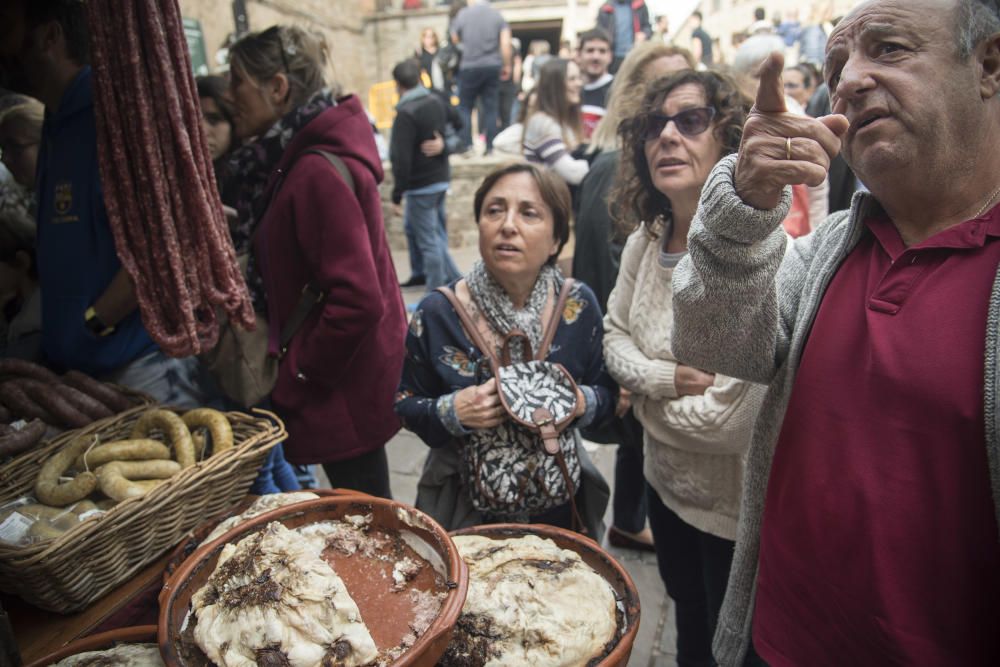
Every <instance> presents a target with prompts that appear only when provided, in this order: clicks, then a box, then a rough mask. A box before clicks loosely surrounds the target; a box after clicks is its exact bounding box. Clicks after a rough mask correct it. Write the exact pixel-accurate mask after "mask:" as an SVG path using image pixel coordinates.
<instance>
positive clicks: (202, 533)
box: [163, 489, 365, 586]
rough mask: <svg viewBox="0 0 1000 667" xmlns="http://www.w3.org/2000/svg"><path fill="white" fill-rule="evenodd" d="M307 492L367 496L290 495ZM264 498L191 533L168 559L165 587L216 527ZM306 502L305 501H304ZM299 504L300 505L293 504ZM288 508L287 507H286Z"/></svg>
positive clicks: (244, 503)
mask: <svg viewBox="0 0 1000 667" xmlns="http://www.w3.org/2000/svg"><path fill="white" fill-rule="evenodd" d="M303 491H307V492H309V493H315V494H316V495H317V496H319V497H320V498H329V497H333V496H357V495H365V494H363V493H361V492H360V491H351V490H349V489H300V490H299V491H289V492H288V493H301V492H303ZM263 497H264V496H254V497H249V496H248V497H247V498H245V499H244V500H243V501H242V502H240V503H239V504H237V505H236V506H235V507H234V508H233V509H231V510H229V511H226V512H224V513H222V514H219V515H217V516H216V517H215V518H212V519H209V520H208V521H206V522H205V523H203V524H201V525H200V526H198V527H197V528H195V529H194V530H192V531H191V532H189V533H188V534H187V535H186V536H185V537H184V539H183V540H181V542H180V544H178V545H177V546H176V547H174V549H173V551H171V552H170V558H168V559H167V564H166V565H165V566H164V567H163V585H164V586H166V584H167V582H169V581H170V579H171V578H172V577H173V576H174V572H176V571H177V570H178V569H179V568H180V566H181V565H183V564H184V561H185V560H187V559H188V558H189V557H190V556H191V555H193V554H194V552H195V551H196V550H197V549H198V547H199V546H201V542H202V541H203V540H204V539H205V538H206V537H208V534H209V533H211V532H212V531H213V530H215V527H216V526H218V525H219V524H220V523H222V522H223V521H225V520H226V519H228V518H230V517H234V516H236V515H237V514H239V513H241V512H244V511H246V509H247V508H248V507H250V505H252V504H253V503H254V501H256V500H257V499H258V498H263ZM303 502H305V501H303ZM293 504H296V505H297V504H298V503H293ZM286 507H287V506H286Z"/></svg>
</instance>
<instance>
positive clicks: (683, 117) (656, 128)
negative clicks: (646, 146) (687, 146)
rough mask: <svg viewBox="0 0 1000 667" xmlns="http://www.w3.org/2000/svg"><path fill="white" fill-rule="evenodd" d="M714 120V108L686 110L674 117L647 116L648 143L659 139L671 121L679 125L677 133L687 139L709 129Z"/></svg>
mask: <svg viewBox="0 0 1000 667" xmlns="http://www.w3.org/2000/svg"><path fill="white" fill-rule="evenodd" d="M713 118H715V109H714V108H713V107H697V108H695V109H685V110H684V111H682V112H680V113H678V114H674V115H673V116H668V115H666V114H662V113H651V114H649V115H647V116H646V141H649V140H650V139H656V138H657V137H659V136H660V134H661V133H662V132H663V128H665V127H666V126H667V123H669V122H670V121H674V124H676V125H677V131H678V132H680V133H681V134H683V135H684V136H685V137H694V136H697V135H699V134H701V133H702V132H704V131H705V130H707V129H708V127H709V126H710V125H711V124H712V119H713Z"/></svg>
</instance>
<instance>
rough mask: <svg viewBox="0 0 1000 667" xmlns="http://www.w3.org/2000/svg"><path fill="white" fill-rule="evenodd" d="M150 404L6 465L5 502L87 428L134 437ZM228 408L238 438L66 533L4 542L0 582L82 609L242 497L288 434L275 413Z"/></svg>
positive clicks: (41, 603)
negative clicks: (255, 413) (24, 542)
mask: <svg viewBox="0 0 1000 667" xmlns="http://www.w3.org/2000/svg"><path fill="white" fill-rule="evenodd" d="M147 409H148V407H136V408H133V409H132V410H129V411H128V412H123V413H121V414H119V415H116V416H114V417H109V418H108V419H103V420H100V421H97V422H94V423H93V424H91V425H90V426H87V427H86V428H82V429H78V430H76V431H69V432H67V433H64V434H63V435H60V436H59V437H57V438H55V439H54V440H52V441H51V442H50V443H48V444H46V445H45V446H43V447H41V448H40V449H39V450H38V451H36V452H32V453H31V454H30V455H29V456H24V457H21V458H19V459H17V460H15V461H14V462H12V463H11V464H8V465H7V466H4V468H3V469H2V470H0V504H3V503H5V502H8V501H11V500H15V499H17V498H20V497H21V496H24V495H28V494H31V493H32V492H33V489H34V484H35V479H36V478H37V476H38V472H39V470H40V469H41V467H42V465H43V464H44V462H45V461H46V460H47V459H48V458H49V457H50V456H52V455H53V454H54V453H55V452H57V451H59V450H60V449H61V448H62V447H64V446H65V445H67V444H68V443H69V441H70V440H72V439H73V438H76V437H78V436H80V435H84V434H92V433H93V434H97V435H99V436H100V437H101V439H102V440H105V441H107V440H115V439H122V438H124V437H127V436H128V434H129V432H130V431H131V428H132V424H133V423H134V422H135V421H136V419H138V417H139V415H140V414H142V413H143V412H144V411H145V410H147ZM261 415H266V417H264V416H251V415H247V414H243V413H240V412H230V413H227V416H228V417H229V421H230V422H231V423H232V425H233V435H234V437H235V440H236V445H235V446H234V447H233V448H232V449H229V450H226V451H224V452H221V453H219V454H218V455H215V456H212V457H210V458H208V459H206V460H205V461H202V462H201V463H199V464H198V465H195V466H192V467H191V468H187V469H186V470H183V471H181V472H179V473H177V474H176V475H174V476H173V477H172V478H171V479H169V480H167V481H166V482H164V483H163V484H160V485H159V486H157V487H156V488H154V489H153V490H152V491H150V492H149V493H147V494H146V495H145V496H143V497H141V498H132V499H129V500H126V501H124V502H121V503H119V504H118V505H116V506H115V507H114V508H113V509H112V510H110V511H108V512H106V513H105V514H104V515H102V516H100V517H95V518H93V519H88V520H87V521H84V522H82V523H81V524H80V525H78V526H76V527H75V528H73V529H72V530H70V531H68V532H67V533H65V534H64V535H62V536H60V537H58V538H56V539H54V540H51V541H47V542H41V543H39V544H33V545H29V546H23V547H12V546H6V545H2V544H0V590H4V591H7V592H9V593H14V594H16V595H19V596H20V597H22V598H23V599H24V600H26V601H27V602H29V603H31V604H33V605H36V606H38V607H41V608H42V609H47V610H49V611H55V612H59V613H72V612H75V611H79V610H81V609H83V608H85V607H87V606H88V605H90V603H92V602H94V601H95V600H97V599H98V598H100V597H101V596H103V595H104V594H106V593H108V592H109V591H110V590H112V589H113V588H115V587H116V586H118V585H119V584H121V583H122V582H124V581H127V580H128V579H129V578H130V577H131V576H132V575H134V574H135V573H136V572H138V571H139V570H141V569H142V568H143V567H145V566H146V565H148V564H149V563H151V562H152V561H154V560H156V559H157V558H159V557H160V556H161V555H162V554H163V553H164V552H166V551H167V550H169V549H170V548H172V547H173V546H174V545H176V544H177V543H178V542H179V541H180V540H181V539H182V538H183V537H184V535H185V533H186V532H187V531H189V530H190V529H191V528H193V527H195V526H197V525H198V524H200V523H201V522H203V521H204V520H205V517H210V516H214V515H216V514H218V513H220V512H222V511H224V510H225V509H227V508H228V507H230V506H232V505H234V504H235V503H237V502H238V501H239V500H240V499H241V498H242V497H243V496H244V495H246V492H247V490H248V489H249V488H250V485H251V484H252V483H253V481H254V479H255V478H256V477H257V471H258V470H259V468H260V467H261V465H262V464H263V462H264V458H265V457H266V456H267V453H268V451H270V449H271V448H272V447H273V446H274V445H275V444H277V443H278V442H280V441H281V440H282V439H284V438H285V436H286V433H285V430H284V426H283V425H282V424H281V422H280V421H279V420H278V419H277V417H275V416H274V415H272V414H270V413H264V412H262V411H261Z"/></svg>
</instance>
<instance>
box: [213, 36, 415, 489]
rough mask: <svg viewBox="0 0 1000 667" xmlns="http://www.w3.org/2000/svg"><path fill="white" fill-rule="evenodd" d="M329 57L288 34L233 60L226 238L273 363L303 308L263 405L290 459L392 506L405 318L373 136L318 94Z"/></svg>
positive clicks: (359, 115)
mask: <svg viewBox="0 0 1000 667" xmlns="http://www.w3.org/2000/svg"><path fill="white" fill-rule="evenodd" d="M325 60H326V53H325V45H323V43H322V42H321V41H320V40H319V39H317V38H316V37H315V36H313V35H312V34H310V33H308V32H306V31H304V30H302V29H299V28H294V27H285V26H275V27H272V28H269V29H268V30H265V31H263V32H261V33H252V34H250V35H247V36H246V37H243V38H242V39H241V40H240V41H238V42H237V43H236V44H234V45H233V47H232V49H231V50H230V62H231V72H230V76H231V84H230V85H231V93H232V96H233V101H234V107H235V113H234V118H233V121H234V129H235V131H236V134H237V135H238V136H240V137H241V138H251V137H253V138H254V139H253V140H252V141H250V142H249V143H248V144H247V145H246V146H245V147H244V148H242V149H241V150H240V151H239V152H238V155H237V157H236V160H237V162H238V167H237V171H238V173H239V175H240V180H241V190H242V192H243V194H244V196H241V198H240V205H239V206H238V210H239V213H240V221H241V228H240V229H238V230H237V231H236V233H235V234H234V236H235V237H236V238H237V246H239V245H241V244H245V245H250V246H252V248H251V250H252V252H251V263H250V266H249V267H248V283H249V285H250V288H251V293H252V294H253V296H254V297H255V303H257V304H260V305H261V306H264V307H266V310H265V311H263V312H266V313H267V318H268V323H269V326H270V346H271V350H272V352H274V353H277V352H278V351H279V347H280V342H279V341H280V338H281V332H282V331H283V329H284V328H285V327H286V325H287V324H288V322H289V321H290V320H292V319H294V317H293V313H294V312H295V310H296V308H297V307H299V306H300V302H301V303H302V304H303V307H307V312H308V313H309V314H308V316H307V317H306V318H305V320H304V322H303V323H302V325H301V327H299V328H298V330H297V331H296V332H295V334H294V335H293V337H292V339H291V342H290V343H289V345H288V350H287V353H285V354H284V355H283V357H282V359H281V363H280V365H279V373H278V381H277V384H276V385H275V387H274V390H273V392H272V394H271V401H272V403H273V405H274V409H275V411H276V412H277V413H278V415H279V416H280V417H281V418H282V419H283V420H284V422H285V425H286V427H287V429H288V434H289V438H288V442H287V443H286V445H285V453H286V457H287V458H288V460H289V461H291V462H292V463H296V464H310V463H322V464H323V467H324V469H325V470H326V473H327V476H328V477H329V478H330V482H331V483H332V485H333V486H334V487H346V488H353V489H357V490H360V491H364V492H367V493H371V494H374V495H379V496H384V497H389V496H390V490H389V470H388V464H387V461H386V455H385V443H386V442H387V441H388V440H389V438H391V437H392V436H393V435H394V434H395V433H396V432H397V431H398V430H399V421H398V419H397V418H396V416H395V415H394V413H393V409H392V405H393V395H394V393H395V389H396V380H397V379H398V378H399V374H400V371H401V369H402V365H403V354H404V344H403V342H404V338H405V334H406V314H405V309H404V306H403V300H402V296H401V294H400V291H399V288H398V283H397V279H396V271H395V269H394V268H393V264H392V257H391V255H390V252H389V247H388V244H387V241H386V235H385V227H384V224H383V221H382V208H381V202H380V198H379V193H378V183H379V182H380V181H381V180H382V175H383V174H382V166H381V162H380V161H379V158H378V153H377V150H376V148H375V141H374V136H373V133H372V129H371V125H370V124H369V122H368V119H367V116H366V114H365V111H364V109H363V108H362V106H361V104H360V102H359V101H358V99H357V98H356V97H354V96H348V97H341V98H339V99H338V98H337V97H336V95H335V93H333V92H331V91H330V90H329V89H327V88H326V87H325V85H324V81H323V63H324V62H325ZM324 153H326V154H332V155H335V156H337V157H338V158H339V164H337V165H335V164H334V162H335V161H336V160H334V161H331V160H330V159H329V157H328V156H327V155H325V154H324ZM341 167H343V168H346V172H347V174H342V173H341V172H340V170H339V168H341ZM238 249H239V248H238ZM307 287H308V288H309V290H311V292H310V293H311V294H315V295H316V297H315V299H314V300H313V301H311V302H309V304H308V306H306V305H305V304H306V302H305V301H304V300H303V294H304V291H305V290H306V288H307Z"/></svg>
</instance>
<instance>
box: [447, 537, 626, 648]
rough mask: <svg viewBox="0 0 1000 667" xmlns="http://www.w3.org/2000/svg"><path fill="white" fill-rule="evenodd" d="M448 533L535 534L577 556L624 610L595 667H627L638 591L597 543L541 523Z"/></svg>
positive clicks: (498, 538) (620, 567)
mask: <svg viewBox="0 0 1000 667" xmlns="http://www.w3.org/2000/svg"><path fill="white" fill-rule="evenodd" d="M451 534H452V535H453V536H457V535H480V536H482V537H489V538H493V539H497V540H502V539H509V538H516V537H524V536H525V535H537V536H539V537H546V538H548V539H550V540H552V541H553V542H555V543H556V546H558V547H559V548H561V549H569V550H570V551H575V552H576V553H578V554H580V558H582V559H583V562H585V563H586V564H587V565H589V566H590V567H592V568H594V571H596V572H597V573H598V574H599V575H601V576H602V577H604V578H605V579H606V580H607V582H608V583H609V584H611V588H612V589H613V590H614V592H615V598H616V599H617V600H618V601H619V602H620V603H621V606H622V608H623V610H624V615H623V618H622V620H621V621H620V622H619V628H618V643H617V644H615V647H614V648H613V649H612V650H611V652H610V653H608V655H606V656H605V657H604V659H602V660H601V661H600V662H599V663H597V667H626V666H627V665H628V659H629V656H630V655H631V654H632V645H633V644H634V643H635V636H636V634H637V633H638V632H639V591H638V590H636V587H635V583H633V581H632V577H630V576H629V574H628V572H626V571H625V568H623V567H622V566H621V565H619V564H618V561H616V560H615V559H614V558H612V557H611V555H610V554H608V552H607V551H605V550H604V549H602V548H601V547H600V546H599V545H598V544H597V542H595V541H593V540H592V539H590V538H588V537H584V536H583V535H581V534H579V533H575V532H573V531H570V530H564V529H562V528H556V527H555V526H546V525H542V524H523V523H497V524H489V525H485V526H473V527H472V528H463V529H461V530H456V531H453V532H452V533H451Z"/></svg>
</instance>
